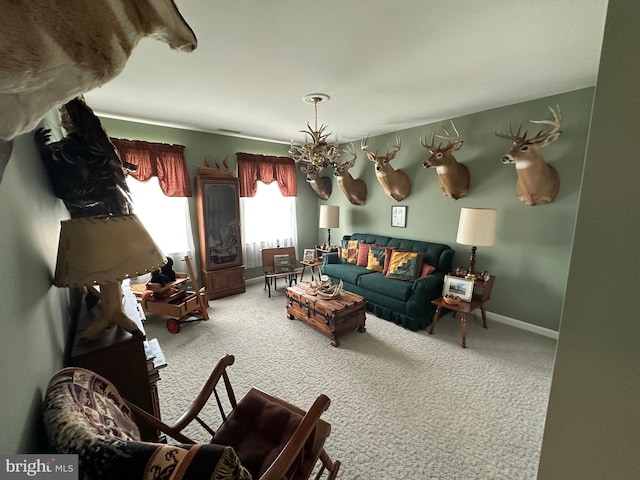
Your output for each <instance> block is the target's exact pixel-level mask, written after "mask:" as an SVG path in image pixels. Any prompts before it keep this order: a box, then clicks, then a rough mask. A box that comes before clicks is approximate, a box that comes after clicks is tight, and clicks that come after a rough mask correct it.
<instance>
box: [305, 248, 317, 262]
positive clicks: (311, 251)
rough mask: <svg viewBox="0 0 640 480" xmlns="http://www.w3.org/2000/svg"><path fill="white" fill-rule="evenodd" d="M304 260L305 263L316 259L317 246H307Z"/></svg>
mask: <svg viewBox="0 0 640 480" xmlns="http://www.w3.org/2000/svg"><path fill="white" fill-rule="evenodd" d="M302 261H303V262H305V263H313V262H315V261H316V249H315V248H305V249H304V255H303V256H302Z"/></svg>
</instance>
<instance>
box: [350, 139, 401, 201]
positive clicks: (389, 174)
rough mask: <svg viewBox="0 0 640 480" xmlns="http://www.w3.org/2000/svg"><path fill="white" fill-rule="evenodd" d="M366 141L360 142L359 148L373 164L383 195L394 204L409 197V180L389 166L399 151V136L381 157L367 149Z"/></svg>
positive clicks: (399, 171)
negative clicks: (393, 201)
mask: <svg viewBox="0 0 640 480" xmlns="http://www.w3.org/2000/svg"><path fill="white" fill-rule="evenodd" d="M368 140H369V137H367V138H365V139H364V140H362V142H361V144H360V147H361V148H362V151H363V152H365V153H366V154H367V158H368V159H369V160H370V161H371V162H373V163H374V164H375V166H376V178H377V179H378V182H380V185H382V189H383V190H384V193H385V194H386V195H388V196H390V197H391V198H393V199H394V200H395V201H396V202H399V201H401V200H402V199H404V198H406V197H407V196H409V194H410V193H411V180H409V177H408V176H407V174H406V173H404V172H403V171H402V170H399V169H398V170H394V168H393V167H392V166H391V164H390V162H391V160H393V159H394V158H395V156H396V153H398V151H400V136H399V135H398V133H396V143H395V144H393V145H389V147H390V148H391V150H390V151H388V152H387V153H386V154H385V155H382V156H378V152H374V151H371V150H370V149H369V146H368V145H367V142H368Z"/></svg>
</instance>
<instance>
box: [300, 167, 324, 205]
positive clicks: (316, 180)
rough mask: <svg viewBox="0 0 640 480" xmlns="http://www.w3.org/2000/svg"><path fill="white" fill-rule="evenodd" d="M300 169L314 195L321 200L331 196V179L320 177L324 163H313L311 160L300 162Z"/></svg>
mask: <svg viewBox="0 0 640 480" xmlns="http://www.w3.org/2000/svg"><path fill="white" fill-rule="evenodd" d="M299 168H300V171H301V172H302V173H304V174H305V175H306V176H307V182H308V183H309V186H310V187H311V189H312V190H313V191H314V192H316V195H317V196H318V197H319V198H321V199H322V200H328V199H329V197H330V196H331V190H332V186H331V179H330V178H329V177H321V176H320V172H321V171H322V170H324V165H315V164H313V163H311V162H302V163H300V166H299Z"/></svg>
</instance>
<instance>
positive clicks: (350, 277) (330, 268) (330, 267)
mask: <svg viewBox="0 0 640 480" xmlns="http://www.w3.org/2000/svg"><path fill="white" fill-rule="evenodd" d="M322 273H323V275H329V276H330V277H333V278H339V279H340V280H342V281H344V282H346V283H351V284H353V285H357V284H358V279H359V278H360V277H361V276H362V275H367V274H371V273H374V272H372V271H371V270H367V269H366V268H365V267H358V266H357V265H351V264H348V263H327V264H324V265H323V266H322Z"/></svg>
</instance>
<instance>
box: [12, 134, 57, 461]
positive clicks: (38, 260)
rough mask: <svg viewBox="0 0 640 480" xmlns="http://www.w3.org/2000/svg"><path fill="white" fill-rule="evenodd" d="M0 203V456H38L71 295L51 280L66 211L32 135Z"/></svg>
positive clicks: (21, 145) (18, 144) (17, 153)
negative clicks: (46, 396) (47, 395)
mask: <svg viewBox="0 0 640 480" xmlns="http://www.w3.org/2000/svg"><path fill="white" fill-rule="evenodd" d="M0 205H2V208H0V224H1V225H2V228H0V246H1V252H2V253H1V255H2V271H3V275H0V330H1V331H2V334H0V365H1V367H0V384H1V385H2V408H1V409H0V452H3V453H4V452H7V453H11V452H35V451H40V450H41V449H42V447H43V442H42V427H41V421H40V418H41V415H42V414H41V412H42V398H43V395H44V390H45V388H46V386H47V383H48V382H49V378H51V376H52V375H53V374H54V373H55V372H56V371H57V370H58V369H59V368H60V367H61V366H62V359H63V349H64V346H65V344H66V341H65V337H66V332H67V324H68V310H67V295H68V290H67V289H60V288H57V287H54V286H53V285H52V281H53V272H54V270H55V264H56V255H57V249H58V235H59V231H60V220H61V219H63V218H68V212H67V210H66V208H65V207H64V205H63V203H62V202H61V201H60V200H58V199H56V198H55V197H54V196H53V193H52V191H51V187H50V185H49V180H48V178H47V177H46V173H45V171H44V167H43V166H42V162H41V160H40V156H39V154H38V151H37V150H36V148H35V145H34V143H33V135H31V134H26V135H22V136H20V137H18V138H17V139H15V141H14V147H13V153H12V155H11V159H10V160H9V164H8V166H7V169H6V170H5V173H4V177H3V179H2V183H1V184H0ZM34 432H37V434H34Z"/></svg>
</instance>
